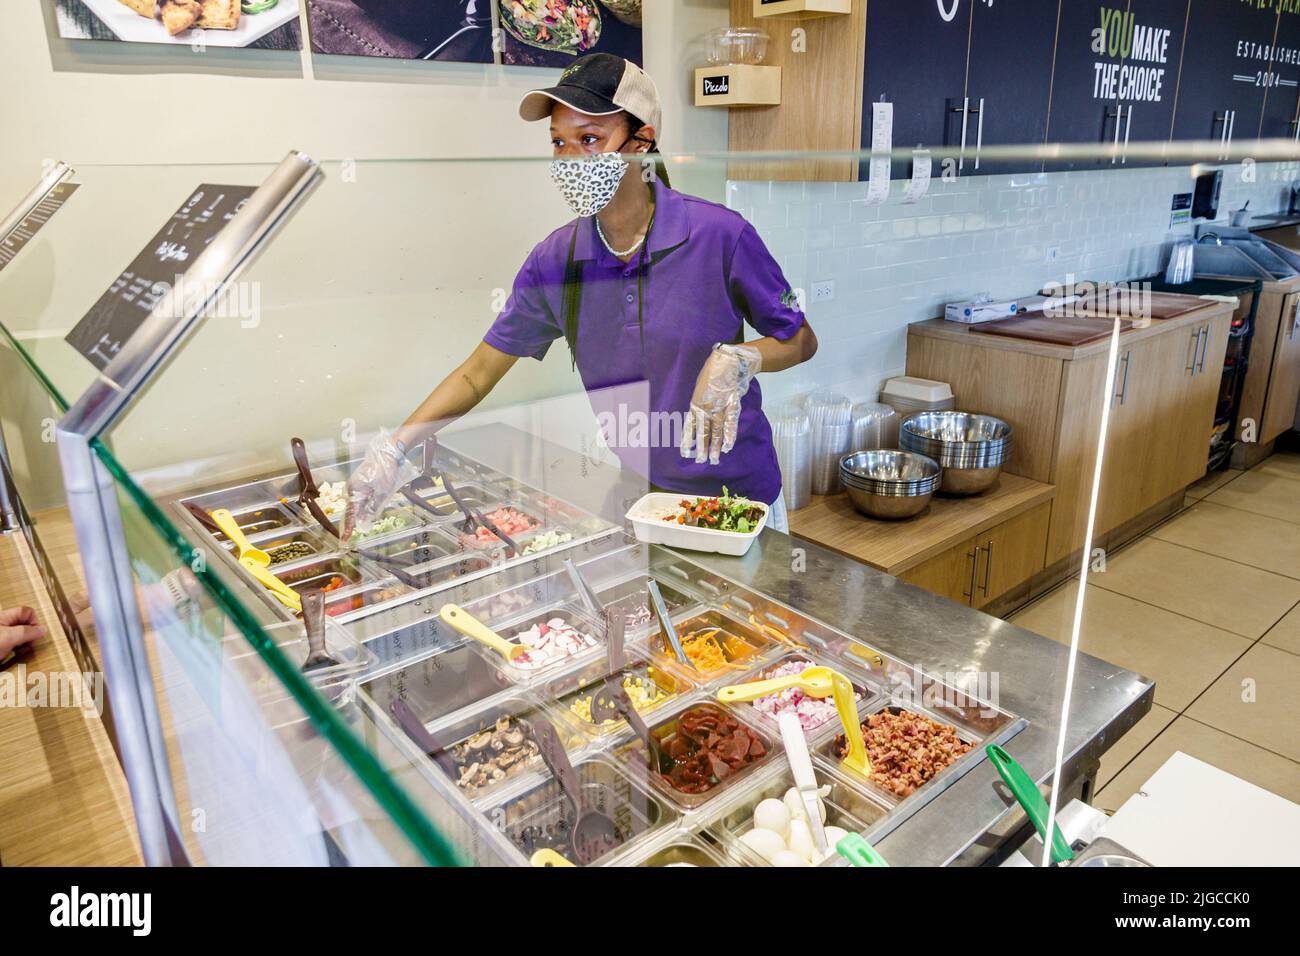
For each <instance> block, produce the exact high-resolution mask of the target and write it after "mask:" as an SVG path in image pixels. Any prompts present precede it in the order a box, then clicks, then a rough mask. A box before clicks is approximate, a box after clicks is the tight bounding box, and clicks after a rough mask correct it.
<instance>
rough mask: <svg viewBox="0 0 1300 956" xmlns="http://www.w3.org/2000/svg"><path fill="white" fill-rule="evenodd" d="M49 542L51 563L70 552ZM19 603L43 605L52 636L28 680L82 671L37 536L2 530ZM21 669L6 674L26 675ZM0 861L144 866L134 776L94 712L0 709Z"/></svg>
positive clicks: (30, 663) (30, 662) (6, 568)
mask: <svg viewBox="0 0 1300 956" xmlns="http://www.w3.org/2000/svg"><path fill="white" fill-rule="evenodd" d="M54 537H56V538H57V537H58V535H55V536H54ZM69 537H70V535H69ZM42 540H45V539H44V538H43V539H42ZM46 547H47V548H49V549H51V560H54V561H59V560H62V559H63V558H64V557H66V555H61V554H59V555H56V554H54V553H53V551H54V549H58V548H59V547H60V546H59V545H58V544H57V543H54V544H52V543H50V542H48V541H47V543H46ZM74 553H75V552H74ZM18 604H25V605H28V606H30V607H32V608H35V609H36V613H37V615H38V617H39V618H40V621H41V623H42V624H43V625H45V628H46V631H47V632H48V633H47V635H46V636H45V637H44V638H42V639H41V640H40V641H38V642H37V644H36V647H35V649H34V651H33V653H32V655H31V656H30V657H29V658H28V659H27V660H26V661H24V662H23V664H24V666H25V668H26V670H25V672H24V673H25V674H26V676H27V679H28V686H29V687H30V686H32V685H31V681H32V678H33V677H35V676H36V675H37V674H38V673H42V674H47V675H53V674H55V673H67V674H71V673H75V672H77V671H78V670H79V668H78V665H77V662H76V660H75V659H74V658H73V656H72V650H71V648H70V647H69V646H68V641H67V638H66V636H64V634H63V633H62V631H61V629H60V626H59V618H58V615H56V614H55V612H54V607H53V605H51V604H50V601H49V597H48V596H47V595H46V593H45V587H44V585H43V584H42V583H41V580H40V575H39V573H38V572H37V570H36V564H35V562H34V560H33V558H32V555H31V552H30V551H29V550H28V548H27V542H26V541H25V540H24V539H23V538H22V536H21V535H18V534H10V535H0V607H10V606H13V605H18ZM17 666H18V665H14V667H11V668H10V669H9V670H8V671H5V672H3V673H4V675H6V676H8V675H14V679H16V676H17V674H18V671H17V670H16V667H17ZM47 680H49V678H47ZM16 686H17V685H15V687H16ZM0 862H3V863H4V865H5V866H7V867H9V866H139V865H140V864H141V863H142V862H143V861H142V860H141V857H140V849H139V844H138V842H137V840H136V833H135V818H134V816H133V815H132V810H131V797H130V793H129V791H128V790H127V786H126V778H125V777H124V776H123V775H122V769H121V767H120V766H119V764H118V762H117V757H116V756H115V755H114V753H113V748H112V745H111V744H110V743H109V740H108V733H107V732H106V731H105V729H104V725H103V724H102V723H100V720H99V718H98V717H97V716H95V714H94V713H93V711H92V712H90V713H86V712H83V711H82V710H81V709H80V708H78V707H66V706H65V707H50V706H45V707H28V706H4V707H0Z"/></svg>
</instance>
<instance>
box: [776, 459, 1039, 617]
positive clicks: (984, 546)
mask: <svg viewBox="0 0 1300 956" xmlns="http://www.w3.org/2000/svg"><path fill="white" fill-rule="evenodd" d="M1054 493H1055V491H1054V489H1053V488H1052V487H1051V485H1046V484H1043V483H1042V482H1037V481H1032V480H1030V479H1028V478H1022V477H1020V476H1019V475H1012V474H1006V473H1003V474H1002V475H1001V476H999V478H998V480H997V483H996V484H994V486H993V487H992V488H990V489H989V490H988V491H986V492H985V493H984V494H982V495H973V496H970V497H964V498H947V497H942V496H938V497H935V498H934V499H933V500H932V501H931V502H930V506H929V508H927V509H926V510H925V511H924V512H922V513H921V514H919V515H917V516H915V517H913V518H908V519H906V520H903V521H881V520H878V519H875V518H867V517H865V516H863V515H861V514H859V513H858V512H857V511H856V510H854V508H853V504H852V503H851V502H850V501H849V500H848V496H847V495H843V494H839V495H825V496H823V495H814V496H813V498H812V501H811V502H810V503H809V504H808V505H807V507H804V508H800V509H799V510H798V511H794V512H791V513H790V532H791V533H792V534H793V535H795V536H796V537H799V538H804V539H806V540H808V541H813V542H816V543H817V544H819V545H821V546H822V547H825V548H830V549H831V550H833V551H836V552H838V553H839V554H842V555H844V556H846V557H850V558H853V559H855V560H857V561H861V562H863V563H865V564H869V565H871V567H873V568H875V569H876V570H878V571H883V572H885V573H886V574H892V575H894V576H895V577H898V578H900V579H901V580H903V581H907V582H909V583H911V584H915V585H917V586H918V587H923V588H925V589H926V590H928V591H933V592H934V593H935V594H940V595H942V596H944V597H946V598H948V599H950V600H953V601H959V602H961V603H962V604H969V605H972V606H974V607H982V606H984V605H985V604H988V603H990V602H992V601H994V600H996V599H997V598H999V597H1001V596H1003V595H1005V594H1006V593H1007V592H1008V591H1010V590H1012V589H1013V588H1015V587H1017V586H1019V585H1021V584H1024V583H1025V582H1026V581H1028V580H1029V579H1030V578H1031V577H1033V576H1034V575H1035V574H1037V573H1038V572H1039V571H1041V570H1042V569H1043V551H1044V545H1045V543H1046V541H1047V529H1048V521H1049V518H1050V515H1051V509H1052V497H1053V495H1054ZM977 549H978V551H977Z"/></svg>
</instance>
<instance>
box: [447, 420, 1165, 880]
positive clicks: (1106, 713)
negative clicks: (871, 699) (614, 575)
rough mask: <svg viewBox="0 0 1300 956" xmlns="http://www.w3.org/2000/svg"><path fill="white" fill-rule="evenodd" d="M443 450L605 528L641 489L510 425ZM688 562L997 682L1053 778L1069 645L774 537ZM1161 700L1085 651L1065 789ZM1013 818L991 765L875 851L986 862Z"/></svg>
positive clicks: (1020, 743) (925, 662)
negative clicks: (589, 515)
mask: <svg viewBox="0 0 1300 956" xmlns="http://www.w3.org/2000/svg"><path fill="white" fill-rule="evenodd" d="M443 443H444V445H445V446H446V447H448V448H451V449H453V450H455V451H458V452H461V453H462V454H464V455H467V456H469V457H471V458H473V459H476V460H478V461H480V462H483V463H484V464H486V465H488V466H490V467H492V468H496V469H498V470H500V471H502V472H504V473H506V474H509V475H514V476H516V477H517V478H519V479H520V480H521V481H524V482H527V483H529V484H533V485H535V486H537V487H540V488H544V489H546V490H547V491H548V492H549V493H551V494H554V495H556V496H560V497H567V498H568V500H570V501H572V502H573V503H575V504H580V505H581V506H582V507H584V508H587V509H589V510H591V511H593V512H595V513H598V514H600V515H601V516H602V517H604V518H607V519H609V520H621V518H622V514H623V510H625V509H626V507H627V506H628V505H629V504H630V503H631V502H632V501H635V500H636V499H637V498H638V497H640V495H641V494H642V493H643V492H644V491H645V490H646V489H645V483H644V482H643V481H640V482H638V481H637V480H635V479H634V478H632V477H630V476H626V475H623V474H622V473H620V472H618V471H617V470H615V469H612V468H610V467H608V466H605V465H602V464H600V463H597V462H595V461H592V460H591V459H590V458H587V457H585V456H582V455H579V454H578V453H576V452H573V451H569V450H566V449H563V448H560V447H558V446H556V445H553V444H549V443H547V442H544V441H541V440H538V439H536V438H534V437H532V436H526V435H524V434H522V433H520V432H518V431H516V430H514V429H512V428H509V427H506V426H501V425H491V426H483V427H479V428H473V429H467V430H464V431H458V432H455V433H453V434H448V435H445V436H444V439H443ZM683 556H684V557H687V558H688V559H689V560H691V561H693V562H695V563H696V564H698V565H701V566H702V567H705V568H707V569H709V570H711V571H713V572H714V573H716V574H718V575H720V576H722V577H724V578H727V579H729V580H731V581H733V582H735V583H737V584H739V585H742V586H744V587H748V588H751V589H753V590H755V591H760V592H763V593H765V594H767V595H769V596H770V597H772V598H774V599H776V600H778V601H780V602H782V603H784V604H787V605H789V606H790V607H792V608H794V609H796V610H798V611H800V612H801V613H802V614H804V615H805V616H808V617H812V618H815V619H817V620H820V621H822V622H823V623H825V624H828V625H830V626H832V627H834V628H837V629H839V630H842V631H844V632H846V633H847V634H850V635H852V636H854V637H857V638H859V639H860V640H862V641H864V642H866V643H869V644H871V645H872V646H874V647H876V648H878V649H880V650H882V651H884V652H886V653H889V654H892V655H896V656H897V657H899V658H901V659H904V660H907V661H910V662H912V663H914V664H916V665H918V666H919V667H921V668H923V669H924V670H926V671H927V672H930V673H933V674H936V675H939V676H942V677H945V678H946V679H948V680H949V681H950V682H951V683H954V684H956V685H957V686H959V687H964V688H965V689H969V690H971V692H972V693H977V692H979V682H980V680H981V679H983V680H984V681H986V684H985V688H988V689H992V688H993V687H994V684H993V683H992V682H993V681H995V680H996V692H995V694H994V697H995V702H996V703H997V704H998V705H999V706H1001V707H1003V708H1005V709H1006V710H1008V711H1011V712H1012V713H1015V714H1017V715H1019V716H1020V717H1022V718H1024V719H1025V720H1026V721H1028V725H1027V726H1026V727H1025V728H1024V729H1023V730H1022V731H1020V733H1018V734H1017V735H1016V736H1015V737H1014V738H1012V739H1011V741H1010V742H1009V743H1008V744H1007V745H1006V749H1007V750H1008V752H1009V753H1010V754H1011V755H1012V756H1013V757H1015V758H1016V760H1018V761H1019V762H1020V763H1021V765H1022V766H1024V768H1025V769H1026V771H1028V773H1029V775H1030V776H1031V777H1033V778H1034V779H1035V780H1036V781H1040V782H1041V781H1044V780H1046V778H1047V777H1048V775H1049V774H1050V773H1051V769H1052V764H1053V761H1054V756H1055V750H1056V741H1057V734H1058V732H1059V718H1060V716H1061V698H1062V695H1063V692H1064V681H1065V670H1066V665H1067V660H1068V656H1069V654H1068V648H1066V647H1064V646H1062V645H1060V644H1058V643H1056V642H1055V641H1052V640H1049V639H1047V638H1045V637H1041V636H1040V635H1037V634H1034V633H1033V632H1031V631H1026V630H1024V629H1023V628H1018V627H1015V626H1014V625H1011V624H1008V623H1007V622H1005V621H1002V620H999V619H997V618H993V617H990V616H988V615H987V614H983V613H981V612H979V611H976V610H973V609H971V608H968V607H964V606H962V605H959V604H956V603H953V602H951V601H948V600H947V599H945V598H941V597H938V596H937V595H934V594H931V593H930V592H928V591H924V590H922V589H920V588H917V587H914V586H912V585H909V584H905V583H903V582H901V581H899V580H897V579H896V578H892V577H889V576H888V575H885V574H882V573H880V572H878V571H875V570H873V569H872V568H869V567H867V566H866V565H863V564H859V563H857V562H855V561H852V560H849V559H847V558H843V557H841V556H839V555H836V554H834V553H832V552H830V551H826V550H824V549H822V548H819V547H816V546H814V545H810V544H807V543H806V542H802V541H797V542H796V541H795V539H792V538H790V537H788V536H787V535H784V534H780V533H778V532H774V531H764V532H763V534H762V535H761V537H760V538H759V541H758V543H757V544H756V545H755V546H754V547H753V548H751V550H750V551H749V553H748V554H746V555H745V556H744V557H741V558H727V557H720V556H713V555H705V554H699V553H696V552H684V553H683ZM1154 691H1155V684H1154V682H1153V681H1151V680H1150V679H1148V678H1145V677H1142V676H1140V675H1138V674H1135V673H1133V672H1131V671H1127V670H1124V669H1123V668H1119V667H1115V666H1113V665H1111V664H1107V663H1106V662H1105V661H1102V660H1099V659H1097V658H1095V657H1090V656H1088V655H1085V654H1081V655H1080V657H1079V661H1078V664H1077V668H1076V673H1075V687H1074V701H1073V706H1072V708H1071V712H1070V714H1069V718H1070V720H1069V729H1068V734H1067V738H1066V748H1065V753H1066V764H1065V767H1064V775H1063V776H1064V779H1065V781H1066V784H1067V786H1077V785H1078V783H1079V782H1080V780H1085V779H1086V778H1088V777H1090V776H1091V775H1092V773H1093V772H1094V768H1095V765H1096V760H1097V759H1098V758H1099V757H1100V755H1101V754H1102V753H1104V752H1105V751H1106V750H1107V749H1109V748H1110V747H1111V746H1113V745H1114V743H1115V741H1116V740H1118V739H1119V738H1120V737H1121V736H1123V735H1124V734H1125V733H1126V732H1127V731H1128V730H1129V729H1130V728H1131V727H1132V726H1133V725H1134V724H1135V723H1137V721H1138V720H1140V719H1141V718H1142V717H1143V716H1144V715H1145V714H1146V713H1147V712H1148V711H1149V710H1150V709H1151V704H1152V700H1153V698H1154ZM985 693H987V690H986V691H985ZM1012 818H1016V819H1023V815H1022V814H1021V812H1020V810H1019V807H1018V806H1016V804H1015V803H1014V801H1013V800H1012V798H1011V797H1010V796H1009V794H1007V791H1006V788H1005V787H1004V786H1003V785H1002V783H1001V781H1000V779H999V778H998V776H997V773H996V771H995V770H994V769H993V767H992V766H991V765H989V764H988V763H987V762H983V763H980V764H978V765H977V766H976V767H975V768H974V769H972V770H971V771H970V772H969V773H967V774H965V775H964V776H963V777H961V778H960V779H959V780H957V781H956V782H954V783H953V784H952V785H951V786H950V787H948V788H947V789H945V790H944V791H942V792H941V793H939V794H938V795H937V796H936V797H935V798H934V799H933V800H932V801H931V802H929V803H928V804H925V805H924V806H922V807H921V808H920V809H918V810H917V811H916V812H915V813H914V814H912V815H911V816H910V817H908V818H907V819H906V820H905V821H904V822H903V823H902V824H901V825H898V826H896V828H895V829H893V830H892V831H891V832H889V833H888V834H887V835H884V836H883V837H879V838H878V843H877V846H878V847H879V849H880V851H881V852H882V853H883V854H884V856H885V858H886V859H888V860H889V861H890V862H891V863H892V864H893V865H896V866H908V865H912V866H925V865H943V864H949V863H958V864H962V865H968V864H978V863H981V862H985V861H986V860H988V859H989V858H990V857H991V856H993V855H994V854H995V853H996V852H997V850H998V849H999V846H998V844H999V843H1002V842H1005V839H1006V833H1005V832H1001V833H1000V835H990V831H994V832H995V833H999V832H1000V831H1004V829H1005V827H1006V825H1007V823H1008V822H1009V820H1011V819H1012Z"/></svg>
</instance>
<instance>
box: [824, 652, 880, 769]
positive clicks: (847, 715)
mask: <svg viewBox="0 0 1300 956" xmlns="http://www.w3.org/2000/svg"><path fill="white" fill-rule="evenodd" d="M831 685H832V688H833V693H832V697H833V698H834V700H835V710H836V712H837V713H838V714H839V715H840V723H841V724H843V725H844V739H845V741H847V742H848V746H849V752H848V754H847V755H846V756H845V757H844V760H843V761H842V762H843V764H844V766H846V767H848V768H849V769H850V770H856V771H857V772H858V773H860V774H862V775H863V776H864V777H867V776H870V775H871V758H870V757H868V756H867V745H866V742H865V741H864V740H863V738H862V722H861V721H860V720H859V719H858V700H857V698H856V697H855V696H854V695H853V684H852V683H850V682H849V679H848V678H847V677H845V676H844V675H843V674H841V673H840V672H839V671H831Z"/></svg>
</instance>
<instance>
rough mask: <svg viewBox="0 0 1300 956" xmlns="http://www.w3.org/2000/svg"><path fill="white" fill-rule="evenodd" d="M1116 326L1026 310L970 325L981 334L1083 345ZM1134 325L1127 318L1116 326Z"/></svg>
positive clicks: (1108, 332)
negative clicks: (1019, 313)
mask: <svg viewBox="0 0 1300 956" xmlns="http://www.w3.org/2000/svg"><path fill="white" fill-rule="evenodd" d="M1114 327H1115V320H1114V319H1100V318H1089V317H1087V316H1061V317H1056V318H1053V317H1048V316H1046V315H1044V314H1043V313H1041V312H1029V313H1027V314H1025V315H1023V316H1016V317H1015V318H1012V319H999V320H997V321H996V322H981V323H980V324H979V325H973V326H971V332H980V333H982V334H984V335H1005V336H1007V337H1009V338H1013V339H1028V340H1030V341H1033V342H1048V343H1050V344H1052V345H1070V346H1078V345H1085V344H1087V343H1088V342H1096V341H1098V340H1100V339H1104V338H1105V337H1106V336H1108V335H1110V333H1111V330H1112V329H1114ZM1131 328H1133V323H1132V322H1130V321H1128V320H1127V319H1123V320H1121V321H1120V324H1119V329H1120V331H1121V332H1125V331H1127V330H1129V329H1131Z"/></svg>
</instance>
